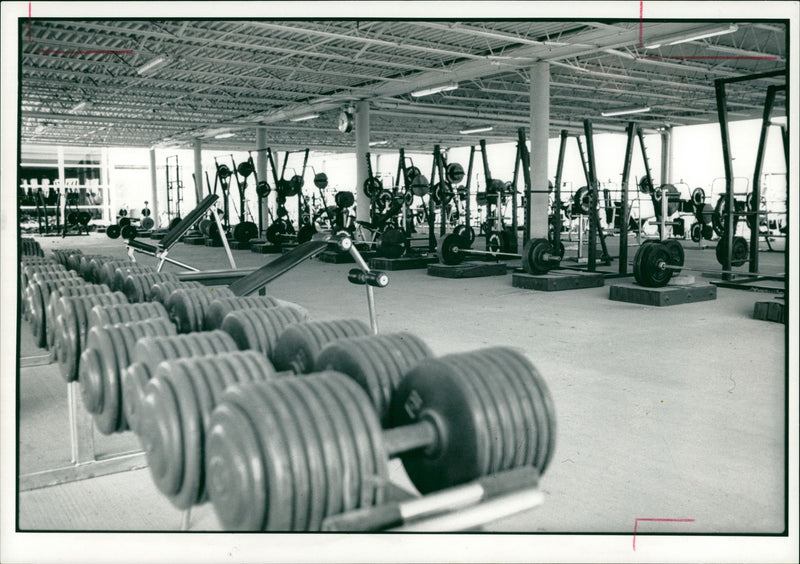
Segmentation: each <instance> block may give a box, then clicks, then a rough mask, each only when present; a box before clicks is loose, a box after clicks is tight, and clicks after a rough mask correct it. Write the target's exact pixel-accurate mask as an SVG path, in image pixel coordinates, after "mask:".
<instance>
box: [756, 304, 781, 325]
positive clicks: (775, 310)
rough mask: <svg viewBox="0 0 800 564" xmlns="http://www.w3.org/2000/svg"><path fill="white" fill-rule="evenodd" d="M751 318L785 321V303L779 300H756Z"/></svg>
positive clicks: (777, 321)
mask: <svg viewBox="0 0 800 564" xmlns="http://www.w3.org/2000/svg"><path fill="white" fill-rule="evenodd" d="M753 319H762V320H764V321H774V322H776V323H786V304H783V303H781V302H777V301H776V302H756V304H755V307H754V308H753Z"/></svg>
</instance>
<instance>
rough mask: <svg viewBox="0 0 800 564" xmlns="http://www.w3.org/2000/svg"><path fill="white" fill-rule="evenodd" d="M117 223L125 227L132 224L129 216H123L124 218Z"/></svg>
mask: <svg viewBox="0 0 800 564" xmlns="http://www.w3.org/2000/svg"><path fill="white" fill-rule="evenodd" d="M117 224H118V225H119V226H120V227H125V226H127V225H130V224H131V218H129V217H122V218H120V220H119V221H118V222H117Z"/></svg>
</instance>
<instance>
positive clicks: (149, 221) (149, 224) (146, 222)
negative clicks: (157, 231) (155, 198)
mask: <svg viewBox="0 0 800 564" xmlns="http://www.w3.org/2000/svg"><path fill="white" fill-rule="evenodd" d="M155 224H156V222H155V221H153V218H152V217H145V218H144V219H142V221H141V227H142V229H144V230H145V231H149V230H151V229H152V228H153V227H154V226H155Z"/></svg>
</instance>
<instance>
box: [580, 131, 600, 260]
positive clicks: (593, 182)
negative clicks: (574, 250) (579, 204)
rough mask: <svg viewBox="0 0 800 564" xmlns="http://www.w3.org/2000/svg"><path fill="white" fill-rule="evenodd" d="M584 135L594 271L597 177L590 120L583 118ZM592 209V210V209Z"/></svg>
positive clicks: (590, 242)
mask: <svg viewBox="0 0 800 564" xmlns="http://www.w3.org/2000/svg"><path fill="white" fill-rule="evenodd" d="M583 130H584V134H585V136H586V156H587V157H588V161H589V162H588V169H589V170H588V172H589V193H590V194H591V195H592V210H590V211H589V272H594V271H595V267H596V263H597V229H598V225H597V214H596V213H595V211H596V210H597V179H596V176H595V168H594V143H593V141H592V136H593V134H592V122H591V121H589V120H588V119H585V120H583ZM593 210H594V211H593Z"/></svg>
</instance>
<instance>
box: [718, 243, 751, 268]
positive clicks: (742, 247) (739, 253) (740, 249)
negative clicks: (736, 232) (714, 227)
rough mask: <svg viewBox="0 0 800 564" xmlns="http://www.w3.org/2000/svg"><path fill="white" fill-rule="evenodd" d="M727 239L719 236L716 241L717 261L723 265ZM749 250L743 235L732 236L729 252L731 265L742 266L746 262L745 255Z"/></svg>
mask: <svg viewBox="0 0 800 564" xmlns="http://www.w3.org/2000/svg"><path fill="white" fill-rule="evenodd" d="M727 248H728V240H727V239H726V238H725V237H722V238H720V240H719V241H718V242H717V248H716V250H715V254H716V257H717V262H718V263H719V264H720V265H722V266H724V265H725V254H726V253H727V252H728V250H727ZM749 252H750V246H749V245H748V243H747V240H746V239H745V238H744V237H738V236H737V237H734V238H733V252H732V253H731V266H732V267H733V266H742V265H743V264H744V263H745V262H747V256H748V254H749Z"/></svg>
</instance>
